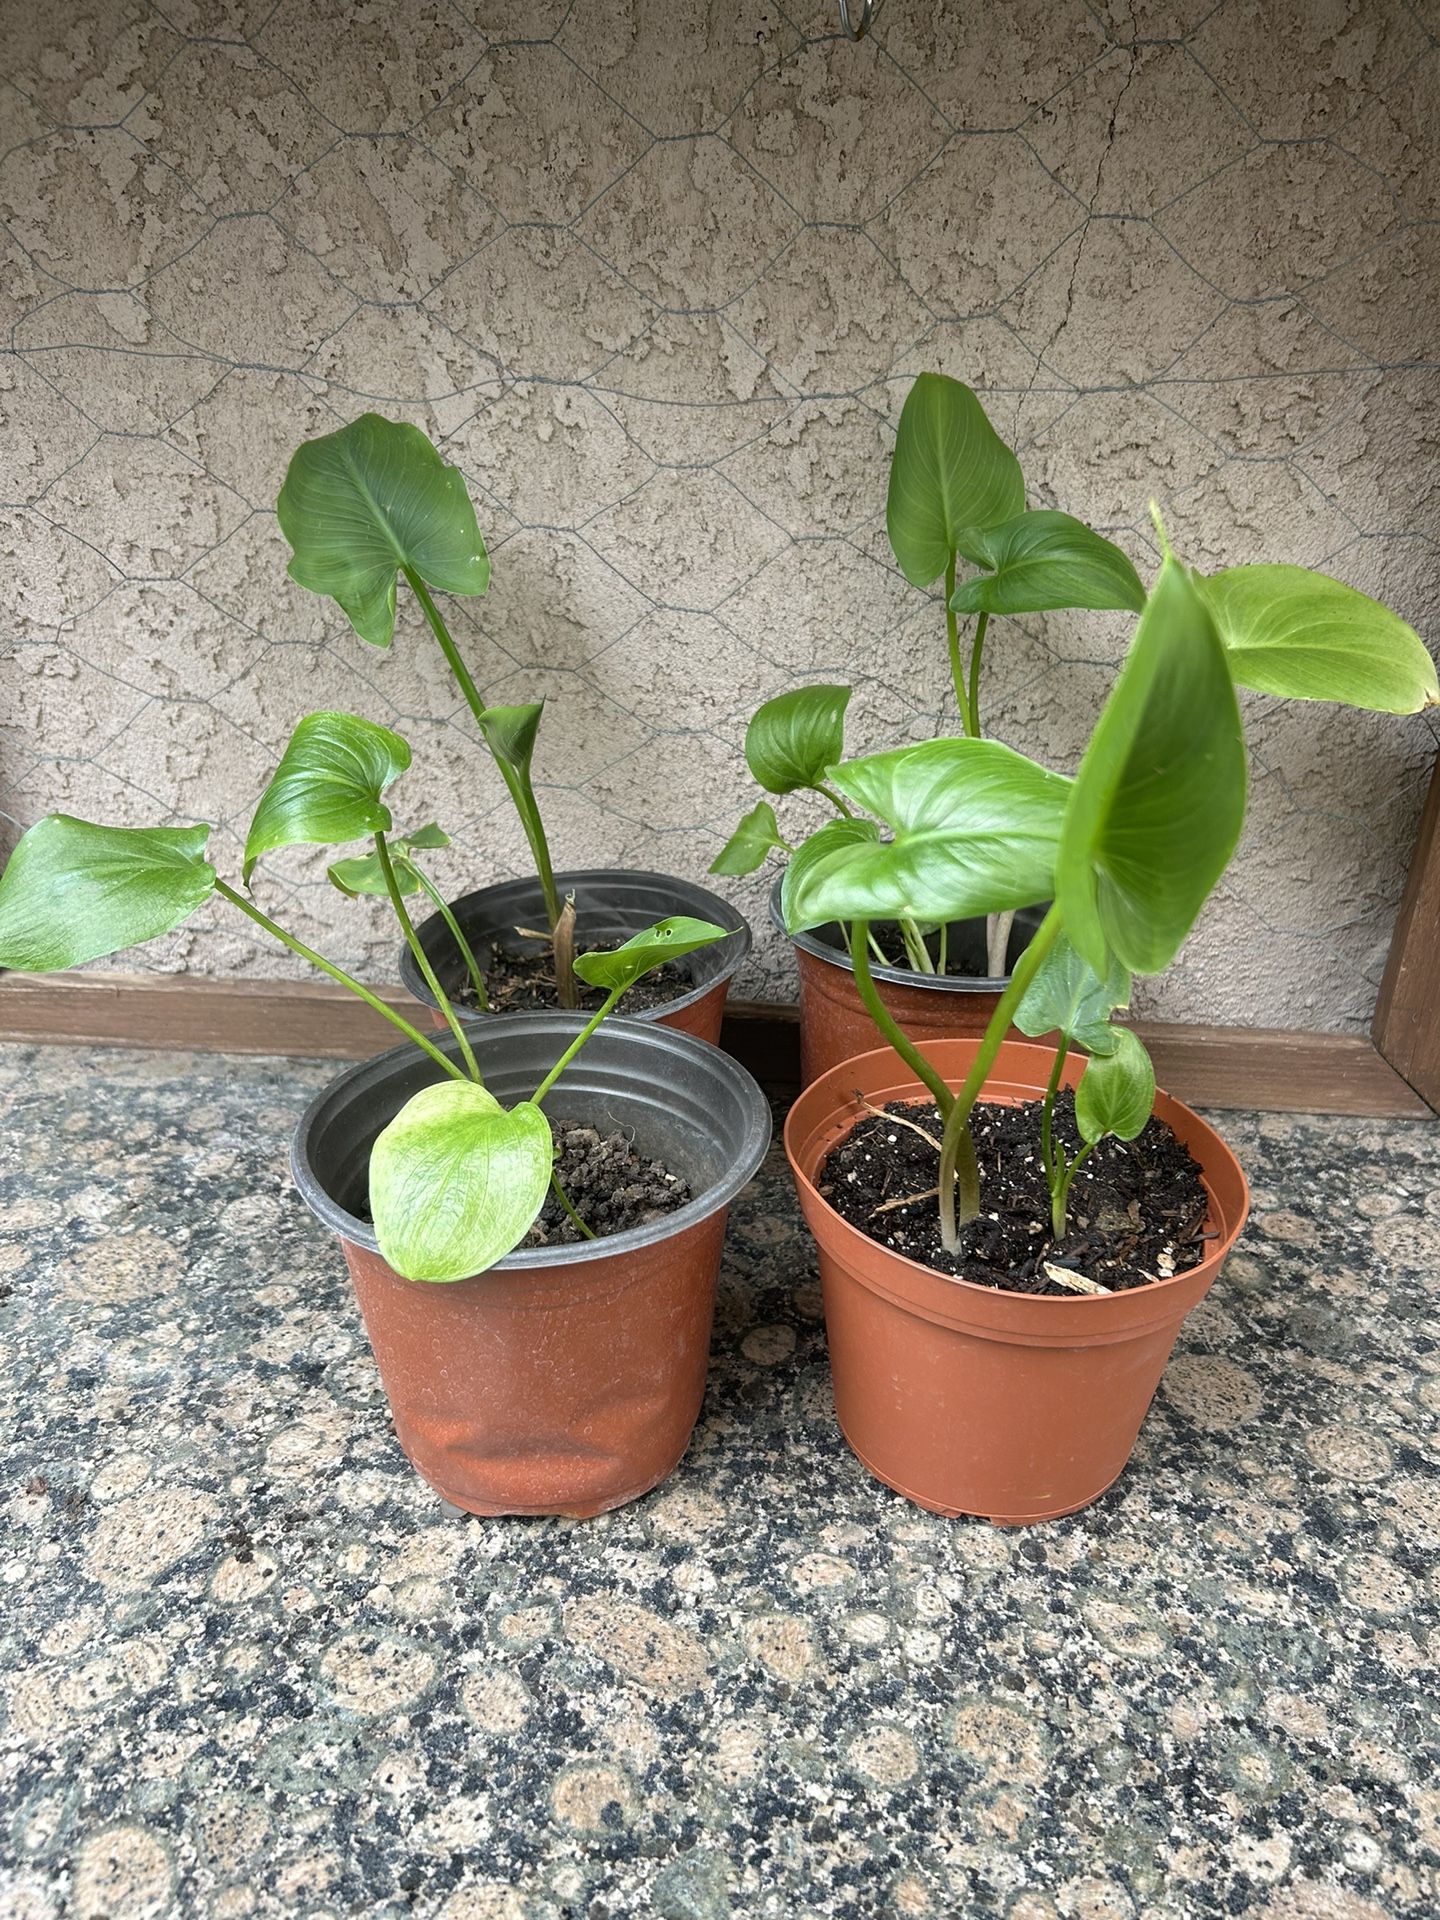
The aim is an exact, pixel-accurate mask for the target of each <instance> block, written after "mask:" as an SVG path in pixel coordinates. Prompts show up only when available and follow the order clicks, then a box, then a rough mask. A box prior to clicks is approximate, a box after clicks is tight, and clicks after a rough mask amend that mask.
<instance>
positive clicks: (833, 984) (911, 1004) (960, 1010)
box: [770, 874, 1045, 1086]
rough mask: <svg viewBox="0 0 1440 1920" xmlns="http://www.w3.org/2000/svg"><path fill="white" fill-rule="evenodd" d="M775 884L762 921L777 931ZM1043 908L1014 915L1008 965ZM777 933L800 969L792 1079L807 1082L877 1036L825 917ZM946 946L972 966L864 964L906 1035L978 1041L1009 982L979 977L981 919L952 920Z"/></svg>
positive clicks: (835, 930)
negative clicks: (954, 969)
mask: <svg viewBox="0 0 1440 1920" xmlns="http://www.w3.org/2000/svg"><path fill="white" fill-rule="evenodd" d="M783 882H784V875H783V874H782V875H781V876H780V878H779V879H778V880H777V881H776V882H775V885H774V886H773V887H772V889H771V891H770V918H771V920H772V921H773V922H774V924H775V925H776V926H777V927H778V928H779V929H780V931H781V933H785V921H784V917H783V916H782V914H781V912H780V888H781V886H782V884H783ZM1044 913H1045V909H1044V908H1043V907H1026V908H1024V909H1023V910H1022V911H1021V912H1019V913H1017V914H1016V916H1015V924H1014V926H1013V927H1012V928H1011V930H1010V945H1009V950H1008V953H1007V958H1008V960H1009V962H1010V964H1011V965H1012V966H1013V965H1014V963H1015V961H1016V960H1017V959H1018V958H1019V956H1020V955H1021V954H1022V953H1023V952H1024V951H1025V948H1026V947H1027V946H1028V945H1029V943H1030V937H1031V935H1032V934H1033V933H1034V931H1035V929H1036V928H1037V927H1038V926H1039V924H1040V922H1041V920H1042V919H1043V917H1044ZM785 937H786V938H787V939H788V940H789V941H790V942H791V943H792V944H793V946H794V948H795V964H796V966H797V968H798V969H799V974H800V1084H801V1085H802V1086H809V1084H810V1082H811V1081H812V1080H815V1079H818V1078H819V1076H820V1075H821V1074H822V1073H828V1072H829V1070H830V1068H831V1067H835V1066H838V1065H839V1064H840V1062H841V1061H842V1060H850V1059H853V1058H854V1057H855V1055H856V1054H859V1053H868V1052H869V1051H870V1049H871V1048H872V1047H873V1046H874V1045H875V1042H876V1040H877V1038H878V1035H877V1034H876V1032H875V1022H874V1021H873V1020H872V1019H871V1018H870V1015H869V1014H868V1013H867V1012H866V1010H865V1003H864V1002H863V1001H862V1000H861V998H860V995H859V993H858V992H857V991H856V987H855V970H854V968H853V967H852V966H851V964H850V955H849V952H848V951H847V949H846V946H845V941H844V937H843V936H842V934H841V932H840V928H839V927H838V926H837V925H835V924H834V922H832V923H831V924H830V925H829V926H824V927H816V928H815V929H814V931H813V932H811V933H799V934H790V933H786V934H785ZM947 946H948V949H949V951H950V952H951V953H953V954H955V955H957V956H958V957H960V958H961V959H963V960H965V961H966V962H968V963H969V964H971V965H973V966H975V967H977V968H978V969H979V970H980V971H979V972H978V973H976V974H974V975H970V974H953V973H947V974H945V975H943V976H941V975H939V974H934V975H932V974H928V973H912V972H911V970H910V969H909V968H908V967H882V966H880V965H879V964H878V963H877V964H876V965H875V966H874V967H872V969H871V973H872V975H873V977H874V980H875V985H876V987H877V988H878V989H879V993H880V998H881V999H882V1000H883V1001H884V1002H885V1005H886V1006H887V1007H888V1008H889V1009H890V1011H891V1013H892V1014H894V1016H895V1018H896V1019H897V1020H898V1021H899V1023H900V1025H901V1027H902V1028H903V1030H904V1031H905V1033H906V1034H907V1035H908V1036H909V1037H910V1039H912V1040H956V1039H961V1038H963V1037H964V1036H965V1035H967V1034H973V1035H975V1036H976V1037H977V1038H978V1037H979V1035H980V1034H982V1033H984V1031H985V1029H986V1027H987V1026H988V1025H989V1023H990V1016H991V1015H992V1014H993V1013H994V1011H995V1007H996V1004H997V1002H998V1001H999V998H1000V995H1001V994H1002V993H1003V992H1004V991H1005V988H1006V987H1007V986H1008V985H1009V983H1010V976H1009V974H1008V973H1005V974H1002V975H1000V977H999V978H998V979H995V978H986V977H985V973H984V968H985V922H984V921H983V920H956V921H953V922H952V923H951V926H950V931H949V934H948V936H947Z"/></svg>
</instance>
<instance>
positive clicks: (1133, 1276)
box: [816, 1091, 1208, 1299]
mask: <svg viewBox="0 0 1440 1920" xmlns="http://www.w3.org/2000/svg"><path fill="white" fill-rule="evenodd" d="M1040 1108H1041V1103H1040V1102H1039V1101H1038V1100H1035V1101H1030V1102H1027V1103H1026V1104H1025V1105H1023V1106H1015V1107H1010V1106H998V1105H997V1106H979V1107H977V1108H976V1109H975V1113H974V1117H973V1120H972V1123H971V1125H972V1131H973V1133H974V1135H975V1152H976V1157H977V1158H978V1160H979V1162H980V1209H981V1210H980V1216H979V1218H978V1219H976V1220H973V1221H971V1223H970V1224H969V1226H967V1227H966V1228H964V1229H963V1231H962V1233H961V1236H960V1249H959V1252H958V1253H956V1254H954V1255H950V1254H947V1253H946V1252H945V1251H944V1250H943V1248H942V1247H941V1245H940V1224H939V1216H938V1213H937V1208H936V1198H935V1190H936V1183H937V1180H938V1177H939V1169H940V1155H939V1151H938V1148H937V1147H936V1146H935V1145H932V1144H931V1142H930V1141H929V1140H927V1139H923V1138H922V1137H921V1135H920V1134H919V1133H916V1132H915V1131H914V1128H915V1127H920V1128H922V1129H923V1130H924V1132H925V1133H927V1134H931V1135H933V1136H934V1139H935V1140H936V1141H937V1142H938V1140H939V1138H940V1132H941V1122H940V1115H939V1111H938V1109H937V1108H936V1106H935V1103H934V1102H933V1101H931V1100H918V1101H905V1100H896V1101H892V1102H891V1103H890V1105H889V1106H887V1107H886V1108H885V1111H884V1113H883V1114H879V1113H866V1114H865V1115H864V1116H863V1117H862V1118H861V1120H860V1121H859V1123H858V1125H857V1126H856V1127H855V1128H854V1129H853V1131H852V1132H850V1133H849V1134H847V1135H846V1137H845V1139H843V1140H842V1141H841V1142H840V1143H839V1145H838V1146H836V1147H834V1148H832V1149H831V1151H830V1154H829V1156H828V1157H827V1159H826V1161H825V1163H824V1165H823V1166H822V1167H821V1169H820V1176H819V1179H818V1181H817V1182H816V1184H817V1186H818V1187H819V1190H820V1192H821V1193H822V1194H823V1195H824V1197H825V1199H826V1200H828V1201H829V1203H830V1205H831V1206H832V1207H834V1209H835V1211H836V1212H837V1213H838V1214H839V1215H840V1216H841V1218H842V1219H845V1220H848V1221H849V1222H850V1224H851V1226H854V1227H858V1228H859V1229H860V1231H861V1232H862V1233H864V1234H866V1235H867V1236H868V1237H869V1238H870V1239H872V1240H876V1241H878V1242H879V1243H880V1245H881V1246H885V1247H889V1248H890V1249H891V1250H892V1251H893V1252H895V1253H899V1254H904V1255H905V1256H906V1258H907V1259H910V1260H918V1261H920V1262H921V1263H922V1264H923V1265H924V1266H927V1267H934V1268H935V1270H936V1271H937V1272H938V1273H945V1274H953V1275H955V1276H956V1278H958V1279H963V1280H971V1281H974V1282H975V1283H976V1284H977V1285H979V1286H983V1287H997V1288H1000V1289H1002V1290H1003V1291H1006V1292H1009V1293H1043V1294H1050V1295H1053V1296H1054V1297H1055V1298H1057V1299H1059V1298H1067V1297H1068V1298H1075V1297H1076V1293H1077V1290H1076V1289H1074V1288H1071V1287H1067V1286H1066V1285H1064V1283H1063V1282H1061V1281H1058V1280H1055V1279H1053V1278H1052V1277H1051V1276H1050V1275H1049V1274H1047V1273H1046V1271H1045V1267H1046V1264H1047V1263H1049V1264H1050V1265H1052V1266H1058V1267H1065V1268H1068V1269H1070V1270H1072V1271H1075V1272H1078V1273H1080V1274H1083V1275H1085V1276H1086V1277H1087V1278H1088V1279H1090V1280H1094V1281H1096V1282H1098V1283H1099V1285H1101V1286H1102V1287H1104V1288H1106V1289H1107V1290H1108V1291H1109V1292H1112V1293H1121V1292H1125V1291H1127V1290H1128V1289H1130V1288H1132V1287H1143V1286H1149V1285H1151V1284H1153V1283H1154V1282H1155V1281H1156V1280H1162V1279H1169V1278H1170V1277H1171V1276H1173V1275H1174V1274H1177V1273H1184V1272H1185V1271H1186V1270H1187V1269H1188V1268H1190V1267H1194V1266H1198V1265H1199V1263H1200V1261H1201V1260H1202V1259H1203V1258H1204V1256H1205V1241H1204V1239H1203V1237H1202V1235H1203V1229H1204V1225H1205V1213H1206V1208H1207V1205H1208V1201H1207V1199H1206V1194H1205V1189H1204V1187H1203V1185H1202V1184H1201V1180H1200V1169H1199V1167H1198V1166H1197V1165H1196V1164H1195V1162H1194V1160H1192V1159H1191V1157H1190V1155H1189V1153H1188V1152H1187V1151H1186V1149H1185V1148H1184V1147H1183V1146H1182V1145H1181V1144H1180V1142H1179V1141H1178V1140H1177V1139H1176V1138H1175V1135H1174V1134H1173V1133H1172V1132H1171V1131H1170V1128H1169V1127H1167V1126H1166V1124H1165V1122H1164V1121H1163V1120H1159V1119H1155V1118H1152V1119H1151V1120H1150V1122H1149V1124H1148V1125H1147V1126H1146V1128H1145V1131H1144V1132H1143V1133H1142V1134H1141V1135H1140V1136H1139V1138H1138V1139H1135V1140H1114V1139H1107V1140H1102V1141H1101V1143H1100V1145H1099V1146H1098V1147H1096V1149H1095V1151H1094V1152H1093V1153H1092V1154H1091V1155H1090V1156H1089V1158H1088V1159H1087V1160H1086V1161H1085V1163H1084V1165H1083V1166H1082V1167H1081V1168H1080V1170H1079V1172H1078V1173H1077V1174H1076V1176H1075V1181H1074V1184H1073V1186H1072V1187H1071V1189H1070V1203H1069V1220H1068V1224H1067V1231H1066V1235H1065V1239H1064V1240H1063V1242H1058V1243H1057V1242H1056V1241H1055V1240H1054V1239H1053V1237H1052V1235H1051V1232H1050V1190H1049V1187H1048V1185H1047V1184H1046V1180H1045V1172H1044V1168H1043V1166H1042V1164H1041V1159H1040ZM901 1121H909V1122H911V1123H912V1124H911V1125H908V1126H907V1125H902V1124H899V1122H901ZM1055 1134H1056V1137H1057V1138H1058V1139H1059V1140H1060V1141H1061V1142H1062V1143H1063V1144H1064V1146H1065V1150H1066V1152H1067V1153H1069V1154H1071V1155H1072V1156H1073V1154H1074V1153H1075V1152H1076V1151H1077V1149H1078V1148H1079V1145H1080V1136H1079V1134H1078V1133H1077V1132H1076V1129H1075V1102H1074V1097H1073V1095H1071V1094H1070V1093H1069V1092H1068V1091H1066V1092H1062V1093H1061V1095H1060V1096H1059V1098H1058V1100H1057V1101H1056V1103H1055ZM911 1194H913V1195H921V1196H924V1197H923V1198H917V1199H914V1200H913V1201H910V1202H909V1203H908V1204H901V1205H898V1206H896V1205H892V1204H891V1203H892V1202H894V1201H896V1200H903V1197H904V1196H906V1195H911Z"/></svg>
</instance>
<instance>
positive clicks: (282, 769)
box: [244, 713, 410, 886]
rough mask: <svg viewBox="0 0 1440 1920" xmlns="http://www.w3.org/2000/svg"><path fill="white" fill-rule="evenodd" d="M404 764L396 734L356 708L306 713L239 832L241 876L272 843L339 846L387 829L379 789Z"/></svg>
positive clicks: (387, 813) (387, 814)
mask: <svg viewBox="0 0 1440 1920" xmlns="http://www.w3.org/2000/svg"><path fill="white" fill-rule="evenodd" d="M409 764H410V749H409V747H408V746H407V745H406V743H405V742H404V741H403V740H402V739H401V738H400V736H399V734H398V733H392V732H391V731H390V729H389V728H388V727H379V726H376V724H375V722H374V721H373V720H362V719H361V718H360V716H359V715H358V714H355V713H309V714H307V715H306V716H305V718H304V719H303V720H302V721H301V722H300V724H299V726H298V727H296V729H295V731H294V733H292V734H291V736H290V744H289V746H287V747H286V749H285V752H284V755H283V757H282V758H281V761H280V764H279V766H278V767H277V768H276V769H275V772H274V774H273V775H272V776H271V780H270V784H269V786H268V787H266V789H265V791H264V793H262V794H261V796H260V804H259V806H258V807H257V808H256V809H255V818H254V819H253V820H252V821H251V822H250V831H249V833H248V834H247V836H246V839H245V868H244V874H245V882H246V885H247V886H248V885H249V882H250V875H251V873H252V872H253V871H254V867H255V862H256V861H257V860H258V859H259V858H260V856H261V854H262V853H271V852H273V851H274V849H275V848H276V847H299V846H321V847H338V846H343V845H344V844H345V842H346V841H347V840H358V839H360V837H361V836H362V835H363V834H367V833H382V832H388V831H389V829H390V824H391V821H390V809H389V808H388V807H387V806H386V805H385V803H384V801H383V800H382V799H381V797H380V796H381V795H382V794H383V793H384V792H385V789H386V788H387V787H388V786H389V785H390V783H391V781H392V780H394V779H396V778H397V777H398V776H399V775H400V774H402V773H403V772H404V771H405V769H406V768H407V767H408V766H409Z"/></svg>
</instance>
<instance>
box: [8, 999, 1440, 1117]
mask: <svg viewBox="0 0 1440 1920" xmlns="http://www.w3.org/2000/svg"><path fill="white" fill-rule="evenodd" d="M375 991H376V992H377V993H378V994H379V996H380V998H381V999H383V1000H384V1001H386V1002H387V1003H388V1004H389V1005H391V1006H394V1007H397V1008H398V1009H399V1010H400V1011H401V1012H403V1013H404V1014H405V1015H406V1016H407V1018H409V1019H411V1020H413V1021H414V1022H415V1023H416V1024H417V1025H420V1026H422V1028H423V1026H424V1020H423V1018H422V1013H423V1010H422V1009H419V1008H417V1006H416V1004H415V1002H414V1001H413V1000H411V999H410V997H409V996H408V995H407V994H406V993H405V991H404V989H403V988H402V987H399V986H386V987H378V988H376V989H375ZM1136 1030H1137V1032H1138V1033H1139V1034H1140V1035H1141V1037H1142V1038H1143V1039H1144V1041H1145V1044H1146V1046H1147V1047H1149V1049H1150V1052H1151V1054H1152V1055H1153V1056H1154V1060H1155V1072H1156V1077H1157V1078H1158V1080H1159V1082H1160V1085H1161V1086H1162V1087H1164V1088H1166V1090H1167V1091H1168V1092H1170V1093H1173V1094H1176V1095H1177V1096H1178V1097H1179V1098H1180V1099H1182V1100H1187V1101H1189V1102H1190V1103H1191V1105H1193V1106H1208V1107H1231V1108H1239V1109H1249V1110H1252V1111H1260V1112H1267V1113H1342V1114H1343V1113H1349V1114H1363V1115H1369V1116H1371V1117H1374V1118H1381V1119H1384V1118H1422V1117H1424V1116H1426V1115H1427V1114H1428V1113H1429V1109H1428V1108H1427V1107H1426V1105H1425V1103H1424V1101H1423V1100H1421V1099H1420V1097H1419V1096H1418V1095H1417V1094H1416V1093H1415V1092H1414V1090H1413V1089H1412V1088H1411V1087H1409V1086H1408V1085H1407V1084H1406V1083H1405V1081H1404V1080H1403V1079H1402V1078H1401V1077H1400V1075H1399V1074H1397V1073H1396V1072H1395V1071H1394V1070H1393V1068H1391V1067H1389V1066H1387V1065H1386V1063H1385V1061H1384V1060H1382V1059H1381V1057H1380V1055H1379V1054H1378V1053H1377V1052H1376V1051H1375V1049H1374V1047H1372V1046H1371V1044H1370V1042H1369V1041H1368V1040H1364V1039H1360V1038H1356V1037H1353V1036H1351V1035H1348V1034H1335V1033H1302V1032H1292V1031H1290V1030H1288V1029H1283V1028H1266V1027H1199V1026H1171V1025H1167V1024H1165V1023H1163V1022H1158V1021H1139V1022H1137V1023H1136ZM398 1037H399V1036H398V1035H397V1034H396V1032H395V1029H394V1028H393V1027H391V1026H390V1025H389V1023H388V1022H387V1021H385V1020H383V1019H381V1017H380V1015H379V1014H377V1013H372V1012H371V1010H370V1009H369V1008H368V1007H366V1006H364V1005H363V1004H362V1003H361V1002H359V1001H357V1000H356V999H355V998H354V997H353V996H352V995H351V994H348V993H346V992H345V990H344V989H343V988H342V987H337V986H332V985H330V984H329V982H328V981H309V980H225V979H207V978H204V977H202V976H199V975H194V974H156V973H119V974H117V973H57V974H31V973H9V974H4V975H0V1041H6V1040H9V1041H14V1042H31V1043H40V1044H59V1045H69V1046H113V1047H149V1048H165V1049H174V1050H177V1051H181V1052H187V1051H191V1050H194V1051H198V1052H202V1053H266V1054H296V1055H300V1056H308V1057H310V1058H312V1059H324V1060H360V1059H364V1058H365V1057H366V1056H367V1055H368V1054H372V1053H377V1052H379V1051H381V1049H383V1048H384V1047H387V1046H390V1045H392V1044H394V1042H395V1041H396V1040H397V1038H398ZM722 1044H723V1045H724V1046H725V1048H726V1049H727V1051H729V1052H730V1053H732V1054H734V1056H735V1057H736V1059H738V1060H740V1061H741V1062H742V1063H743V1064H744V1065H745V1066H747V1067H748V1068H749V1069H750V1071H751V1072H752V1073H753V1074H754V1075H755V1077H756V1078H757V1079H759V1080H764V1081H767V1082H768V1083H770V1084H771V1085H774V1086H777V1087H781V1088H784V1087H793V1086H795V1085H796V1084H797V1083H798V1079H799V1024H798V1017H797V1014H796V1010H795V1008H794V1007H782V1006H770V1005H767V1004H764V1003H762V1002H759V1001H747V1000H738V1001H732V1002H731V1004H730V1006H729V1008H728V1009H727V1011H726V1015H725V1032H724V1035H723V1037H722Z"/></svg>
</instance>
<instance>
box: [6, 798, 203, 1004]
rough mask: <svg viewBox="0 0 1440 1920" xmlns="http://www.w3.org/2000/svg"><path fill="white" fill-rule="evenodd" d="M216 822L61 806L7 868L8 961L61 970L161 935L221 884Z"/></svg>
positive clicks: (28, 968)
mask: <svg viewBox="0 0 1440 1920" xmlns="http://www.w3.org/2000/svg"><path fill="white" fill-rule="evenodd" d="M209 838H210V829H209V827H207V826H198V827H99V826H94V825H92V823H91V822H90V821H88V820H76V819H74V818H73V817H72V816H71V815H70V814H68V813H52V814H50V815H49V816H48V817H47V818H46V819H44V820H41V821H39V822H38V823H37V824H36V825H35V826H33V827H31V829H30V831H29V832H28V833H25V834H22V835H21V837H20V841H19V844H18V845H17V846H16V848H15V851H14V852H13V853H12V854H11V856H10V862H9V865H8V866H7V867H6V868H5V871H4V873H3V874H0V967H8V968H13V969H14V970H15V971H17V972H22V973H54V972H55V971H56V970H57V969H58V968H61V967H79V966H83V965H84V963H85V962H86V961H87V960H100V959H103V957H104V956H105V955H106V954H109V953H119V952H120V951H121V950H122V949H123V948H125V947H134V946H138V945H140V943H141V942H142V941H145V940H154V939H156V938H157V937H158V936H159V935H160V934H162V933H169V932H170V930H171V929H172V928H173V927H178V926H179V925H180V923H181V921H182V920H188V919H189V917H190V915H191V914H192V913H194V911H195V909H196V908H197V907H198V906H201V905H202V904H203V903H204V902H205V901H206V900H208V899H209V898H210V895H211V894H212V893H213V892H214V891H215V869H214V868H213V867H212V866H211V865H210V862H209V861H208V860H207V859H206V858H205V843H206V841H207V840H208V839H209Z"/></svg>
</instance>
